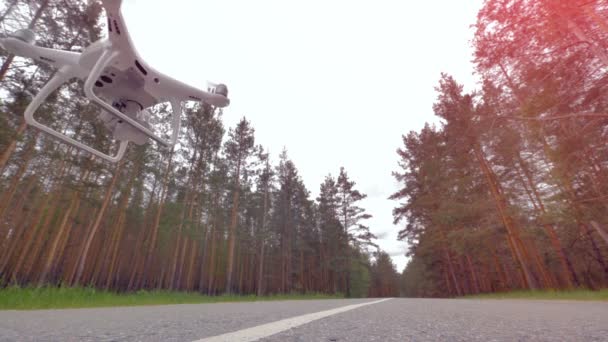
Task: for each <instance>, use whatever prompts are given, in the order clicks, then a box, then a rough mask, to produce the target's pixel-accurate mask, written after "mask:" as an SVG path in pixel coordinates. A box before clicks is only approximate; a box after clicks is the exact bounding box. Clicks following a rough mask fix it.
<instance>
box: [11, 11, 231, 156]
mask: <svg viewBox="0 0 608 342" xmlns="http://www.w3.org/2000/svg"><path fill="white" fill-rule="evenodd" d="M101 3H102V6H103V7H104V9H105V12H106V16H107V31H108V36H107V37H106V38H102V39H100V40H98V41H96V42H94V43H92V44H91V45H89V46H88V47H86V48H85V49H84V50H83V51H82V53H78V52H72V51H65V50H57V49H49V48H45V47H40V46H36V45H35V40H36V36H35V33H34V32H33V31H31V30H29V29H21V30H18V31H16V32H14V33H12V34H11V35H9V36H8V37H6V38H0V47H2V48H4V49H5V50H7V51H8V52H10V53H12V54H14V55H17V56H22V57H27V58H31V59H34V60H36V61H40V62H44V63H47V64H49V65H50V66H51V67H53V68H55V69H57V72H56V73H55V74H54V76H53V77H51V79H50V80H49V81H48V82H47V83H46V84H45V85H44V86H43V87H42V88H41V89H40V91H39V92H38V94H36V96H34V98H33V99H32V101H31V102H30V103H29V105H28V106H27V108H26V109H25V113H24V117H25V122H26V123H27V124H29V125H31V126H34V127H36V128H38V129H40V130H41V131H43V132H45V133H48V134H50V135H51V136H52V137H55V138H57V139H59V140H61V141H63V142H65V143H67V144H69V145H72V146H74V147H76V148H78V149H81V150H84V151H87V152H89V153H91V154H93V155H94V156H97V157H99V158H102V159H105V160H107V161H110V162H113V163H116V162H118V161H119V160H121V159H122V157H123V156H124V155H125V152H126V150H127V145H128V144H129V142H130V141H132V142H133V143H135V144H137V145H142V144H145V143H146V142H147V141H148V140H149V139H153V140H155V141H156V142H158V143H159V144H160V145H162V146H167V147H170V146H173V145H174V144H175V143H176V141H177V138H178V134H179V130H180V123H181V114H182V102H184V101H197V102H202V103H206V104H208V105H210V106H213V107H216V108H223V107H226V106H228V105H229V104H230V100H229V99H228V88H227V87H226V85H224V84H215V83H211V82H207V90H201V89H197V88H195V87H192V86H190V85H187V84H185V83H182V82H180V81H177V80H175V79H173V78H171V77H169V76H167V75H164V74H162V73H160V72H159V71H157V70H155V69H154V68H152V67H151V66H150V65H148V64H147V63H146V62H145V61H144V60H143V59H142V58H141V56H140V55H139V54H138V53H137V51H136V50H135V47H134V45H133V41H132V39H131V36H130V35H129V32H128V30H127V26H126V25H125V21H124V18H123V16H122V14H121V11H120V8H121V4H122V0H102V1H101ZM72 79H81V80H83V81H84V94H85V96H86V97H87V98H88V99H89V100H90V101H92V103H94V104H96V105H98V106H100V107H101V108H102V109H103V111H102V112H101V114H100V115H99V118H100V119H101V121H102V122H103V124H104V126H105V127H106V128H107V129H108V130H109V131H110V132H112V134H113V138H114V139H116V140H118V141H120V144H119V147H118V151H117V152H116V154H115V155H114V156H111V155H109V154H106V153H103V152H101V151H99V150H97V149H95V148H93V147H91V146H88V145H86V144H84V143H82V142H80V141H77V140H75V139H73V138H71V137H69V136H67V135H65V134H63V133H61V132H58V131H56V130H54V129H52V128H51V127H49V126H46V125H44V124H42V123H40V122H38V121H36V119H35V118H34V113H35V112H36V110H37V109H38V108H39V107H40V106H41V105H42V103H43V102H44V101H45V100H46V98H47V97H48V96H49V95H50V94H51V93H53V92H54V91H55V90H57V89H58V88H59V87H60V86H62V85H63V84H64V83H66V82H69V81H71V80H72ZM166 102H168V103H170V105H171V118H170V120H171V128H172V131H171V138H170V140H168V141H167V140H165V139H163V138H161V137H159V136H157V135H156V134H155V133H154V132H153V131H152V129H151V128H150V124H149V123H148V119H149V117H150V112H149V111H148V109H149V108H151V107H153V106H155V105H157V104H159V103H166Z"/></svg>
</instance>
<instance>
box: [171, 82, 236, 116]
mask: <svg viewBox="0 0 608 342" xmlns="http://www.w3.org/2000/svg"><path fill="white" fill-rule="evenodd" d="M164 77H165V83H168V84H167V89H168V92H169V93H171V94H173V96H175V97H176V98H181V99H182V100H187V101H200V102H206V103H208V104H210V105H212V106H215V107H219V108H223V107H226V106H227V105H228V104H230V100H229V99H228V98H227V97H225V96H222V95H220V94H215V93H213V92H211V91H204V90H200V89H197V88H195V87H192V86H190V85H188V84H186V83H183V82H180V81H178V80H175V79H172V78H170V77H167V76H164Z"/></svg>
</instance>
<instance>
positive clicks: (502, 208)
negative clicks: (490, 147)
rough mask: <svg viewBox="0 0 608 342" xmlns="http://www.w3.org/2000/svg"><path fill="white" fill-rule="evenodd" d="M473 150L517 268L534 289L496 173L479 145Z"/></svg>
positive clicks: (517, 233)
mask: <svg viewBox="0 0 608 342" xmlns="http://www.w3.org/2000/svg"><path fill="white" fill-rule="evenodd" d="M473 150H474V152H475V157H476V158H477V161H478V163H479V165H480V167H481V169H482V171H483V173H484V174H485V176H486V180H487V183H488V186H489V187H490V190H491V192H492V195H493V197H494V202H495V204H496V208H497V209H498V212H499V214H500V217H501V219H502V222H503V224H504V225H505V229H506V230H507V235H508V236H509V238H510V240H511V242H512V243H510V244H509V245H510V246H511V248H512V249H513V251H514V254H515V256H516V260H517V264H518V266H519V268H520V269H521V271H522V272H523V275H524V280H525V286H526V287H527V288H529V289H536V288H537V285H536V282H535V281H534V278H533V275H532V272H531V271H530V269H529V266H528V264H527V262H526V261H527V260H526V258H525V254H526V253H525V246H524V245H523V243H522V242H521V238H520V237H519V229H518V227H517V226H516V225H515V222H514V221H513V218H512V217H511V216H510V215H509V213H508V205H507V200H506V198H505V197H504V195H503V194H502V191H501V188H500V184H499V183H498V180H497V178H496V175H495V174H494V171H492V170H491V169H490V166H489V165H488V163H487V161H486V159H485V156H484V155H483V152H482V151H481V146H479V145H476V146H475V147H474V148H473Z"/></svg>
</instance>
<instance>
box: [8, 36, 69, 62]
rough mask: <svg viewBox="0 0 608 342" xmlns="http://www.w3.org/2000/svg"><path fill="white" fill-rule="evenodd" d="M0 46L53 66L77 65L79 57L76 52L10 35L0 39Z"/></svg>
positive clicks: (13, 52) (18, 54)
mask: <svg viewBox="0 0 608 342" xmlns="http://www.w3.org/2000/svg"><path fill="white" fill-rule="evenodd" d="M0 46H1V47H2V48H4V49H5V50H7V51H9V52H10V53H12V54H14V55H17V56H21V57H26V58H31V59H33V60H36V61H40V62H44V63H47V64H49V65H51V66H53V67H55V68H61V67H63V66H75V65H78V58H79V57H80V54H79V53H76V52H71V51H64V50H57V49H49V48H45V47H41V46H36V45H33V44H28V43H26V42H24V41H21V40H19V39H16V38H12V37H8V38H3V39H0Z"/></svg>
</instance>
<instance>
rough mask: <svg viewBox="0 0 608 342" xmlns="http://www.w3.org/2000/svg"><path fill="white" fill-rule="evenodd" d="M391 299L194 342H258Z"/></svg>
mask: <svg viewBox="0 0 608 342" xmlns="http://www.w3.org/2000/svg"><path fill="white" fill-rule="evenodd" d="M390 299H392V298H385V299H380V300H375V301H373V302H366V303H361V304H353V305H347V306H342V307H339V308H335V309H331V310H325V311H319V312H314V313H310V314H306V315H301V316H296V317H291V318H286V319H282V320H280V321H276V322H272V323H267V324H262V325H258V326H255V327H252V328H247V329H243V330H238V331H234V332H230V333H227V334H222V335H217V336H212V337H207V338H203V339H200V340H196V341H193V342H221V341H229V342H233V341H234V342H250V341H256V340H259V339H261V338H264V337H268V336H270V335H274V334H278V333H280V332H283V331H285V330H289V329H291V328H295V327H297V326H300V325H303V324H306V323H310V322H312V321H316V320H318V319H321V318H324V317H327V316H331V315H335V314H339V313H342V312H346V311H350V310H354V309H357V308H360V307H362V306H366V305H372V304H376V303H380V302H384V301H387V300H390Z"/></svg>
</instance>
